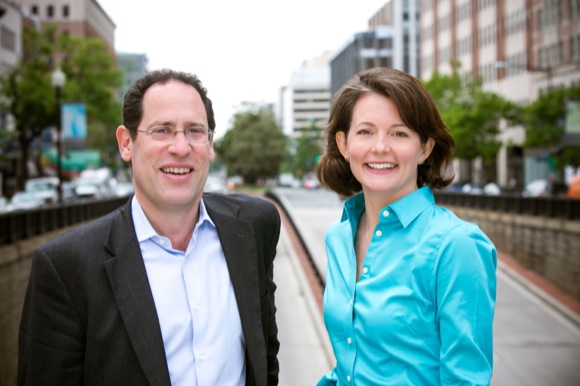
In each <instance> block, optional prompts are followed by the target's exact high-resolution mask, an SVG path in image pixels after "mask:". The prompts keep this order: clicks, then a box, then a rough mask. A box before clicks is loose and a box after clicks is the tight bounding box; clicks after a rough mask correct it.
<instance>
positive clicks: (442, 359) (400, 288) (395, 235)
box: [318, 187, 497, 386]
mask: <svg viewBox="0 0 580 386" xmlns="http://www.w3.org/2000/svg"><path fill="white" fill-rule="evenodd" d="M364 210H365V204H364V198H363V196H362V194H359V195H357V196H355V197H352V198H350V199H349V200H347V201H346V202H345V204H344V211H343V215H342V219H341V220H340V221H339V222H336V223H334V224H333V225H332V226H331V227H330V229H329V230H328V233H327V236H326V250H327V255H328V266H327V273H326V287H325V291H324V320H325V324H326V328H327V330H328V333H329V336H330V341H331V344H332V348H333V350H334V354H335V357H336V361H337V363H336V367H335V368H334V369H333V370H332V371H331V372H329V373H328V374H326V375H325V376H324V377H323V378H322V379H321V380H320V381H319V383H318V385H365V386H368V385H381V386H384V385H413V386H418V385H488V384H489V383H490V378H491V373H492V365H493V341H492V324H493V315H494V308H495V292H496V276H495V270H496V265H497V254H496V250H495V247H494V245H493V244H492V242H491V241H490V240H489V239H488V237H487V236H486V235H485V234H484V233H483V232H482V231H481V230H480V229H479V228H478V227H477V226H476V225H474V224H471V223H468V222H465V221H462V220H460V219H459V218H457V217H456V216H455V215H454V214H453V213H452V212H451V211H449V210H447V209H445V208H442V207H439V206H436V205H435V200H434V198H433V193H432V191H431V189H430V188H429V187H423V188H420V189H418V190H416V191H415V192H413V193H411V194H409V195H407V196H406V197H403V198H402V199H400V200H398V201H396V202H394V203H393V204H391V205H388V206H386V207H384V208H383V209H382V210H381V213H380V214H379V217H380V219H379V223H378V225H377V227H376V228H375V229H374V233H373V236H372V240H371V242H370V245H369V247H368V250H367V254H366V255H365V258H364V262H363V268H362V273H361V276H360V279H359V281H358V282H357V281H356V257H355V245H354V240H355V235H356V229H357V224H358V221H359V219H360V216H361V215H362V213H363V212H364Z"/></svg>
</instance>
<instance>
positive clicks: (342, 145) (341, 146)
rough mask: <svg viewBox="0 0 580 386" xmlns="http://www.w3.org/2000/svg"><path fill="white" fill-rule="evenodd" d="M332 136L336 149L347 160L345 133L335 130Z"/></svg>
mask: <svg viewBox="0 0 580 386" xmlns="http://www.w3.org/2000/svg"><path fill="white" fill-rule="evenodd" d="M334 138H335V141H336V145H337V146H338V150H339V151H340V154H342V156H343V157H344V159H345V160H347V161H348V159H349V158H348V151H347V146H346V133H345V132H344V131H337V132H336V135H335V136H334Z"/></svg>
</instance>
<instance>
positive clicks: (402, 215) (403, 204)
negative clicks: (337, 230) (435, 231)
mask: <svg viewBox="0 0 580 386" xmlns="http://www.w3.org/2000/svg"><path fill="white" fill-rule="evenodd" d="M434 204H435V198H434V197H433V192H432V191H431V188H430V187H428V186H424V187H422V188H419V189H417V190H415V191H414V192H412V193H411V194H408V195H406V196H405V197H403V198H401V199H399V200H397V201H395V202H393V203H392V204H390V205H387V206H386V207H384V208H383V209H382V210H381V211H383V210H389V211H391V212H393V213H395V215H396V216H397V218H398V219H399V221H400V222H401V225H403V227H404V228H406V227H407V226H408V225H409V224H410V223H411V222H413V220H415V218H417V217H418V216H419V215H420V214H421V212H423V211H424V210H425V209H426V208H428V207H430V206H432V205H434ZM364 210H365V201H364V195H363V194H362V193H359V194H357V195H356V196H354V197H351V198H349V199H348V200H346V201H345V203H344V208H343V211H342V217H341V219H340V221H346V220H348V221H349V222H350V223H351V227H352V229H356V224H357V223H358V220H359V218H360V216H361V215H362V212H363V211H364Z"/></svg>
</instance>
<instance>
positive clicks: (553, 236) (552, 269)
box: [448, 206, 580, 300]
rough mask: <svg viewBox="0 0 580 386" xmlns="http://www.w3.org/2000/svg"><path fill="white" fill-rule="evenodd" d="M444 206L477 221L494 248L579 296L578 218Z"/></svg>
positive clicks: (579, 246)
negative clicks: (576, 219) (555, 217)
mask: <svg viewBox="0 0 580 386" xmlns="http://www.w3.org/2000/svg"><path fill="white" fill-rule="evenodd" d="M448 207H449V208H450V209H451V210H453V211H454V212H455V214H457V216H459V217H461V218H463V219H465V220H467V221H471V222H474V223H476V224H478V225H479V227H480V228H481V229H482V230H483V231H484V232H485V233H486V234H487V235H488V236H489V237H490V238H491V239H492V241H493V242H494V244H495V245H496V247H497V249H499V250H501V251H502V252H505V253H507V254H509V255H510V256H512V257H513V258H514V259H515V260H516V261H517V262H518V263H519V264H520V265H522V266H523V267H525V268H528V269H530V270H533V271H534V272H536V273H538V274H539V275H541V276H542V277H544V278H545V279H547V280H549V281H550V282H551V283H553V284H554V285H556V286H557V287H558V288H560V289H561V290H563V291H564V292H566V293H567V294H569V295H570V296H572V297H573V298H574V299H576V300H580V221H568V220H563V219H553V218H546V217H537V216H524V215H514V214H509V213H502V212H493V211H481V210H474V209H467V208H460V207H451V206H448Z"/></svg>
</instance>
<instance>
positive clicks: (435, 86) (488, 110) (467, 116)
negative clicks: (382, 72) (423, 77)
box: [425, 72, 520, 165]
mask: <svg viewBox="0 0 580 386" xmlns="http://www.w3.org/2000/svg"><path fill="white" fill-rule="evenodd" d="M425 87H426V88H427V90H429V92H430V93H431V95H432V96H433V98H434V99H435V102H436V103H437V106H438V107H439V110H440V112H441V115H442V117H443V121H444V122H445V124H446V125H447V126H448V127H449V130H450V133H451V135H452V136H453V138H454V139H455V143H456V151H455V156H456V157H457V158H462V159H466V160H473V159H474V158H476V157H478V156H481V157H482V158H483V162H484V163H485V164H486V165H492V164H494V163H495V159H496V156H497V153H498V151H499V149H500V147H501V142H500V141H499V139H498V134H499V133H500V122H501V120H502V119H506V120H508V121H513V120H515V119H516V118H517V117H518V116H519V114H520V108H519V107H518V106H517V105H516V104H514V103H512V102H510V101H508V100H507V99H504V98H503V97H501V96H499V95H497V94H495V93H492V92H489V91H485V90H483V86H482V82H481V80H476V81H470V80H466V79H463V78H461V77H460V76H459V75H458V74H457V72H455V73H454V74H451V75H440V74H434V76H433V77H432V78H431V79H430V80H429V81H427V82H426V83H425Z"/></svg>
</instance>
